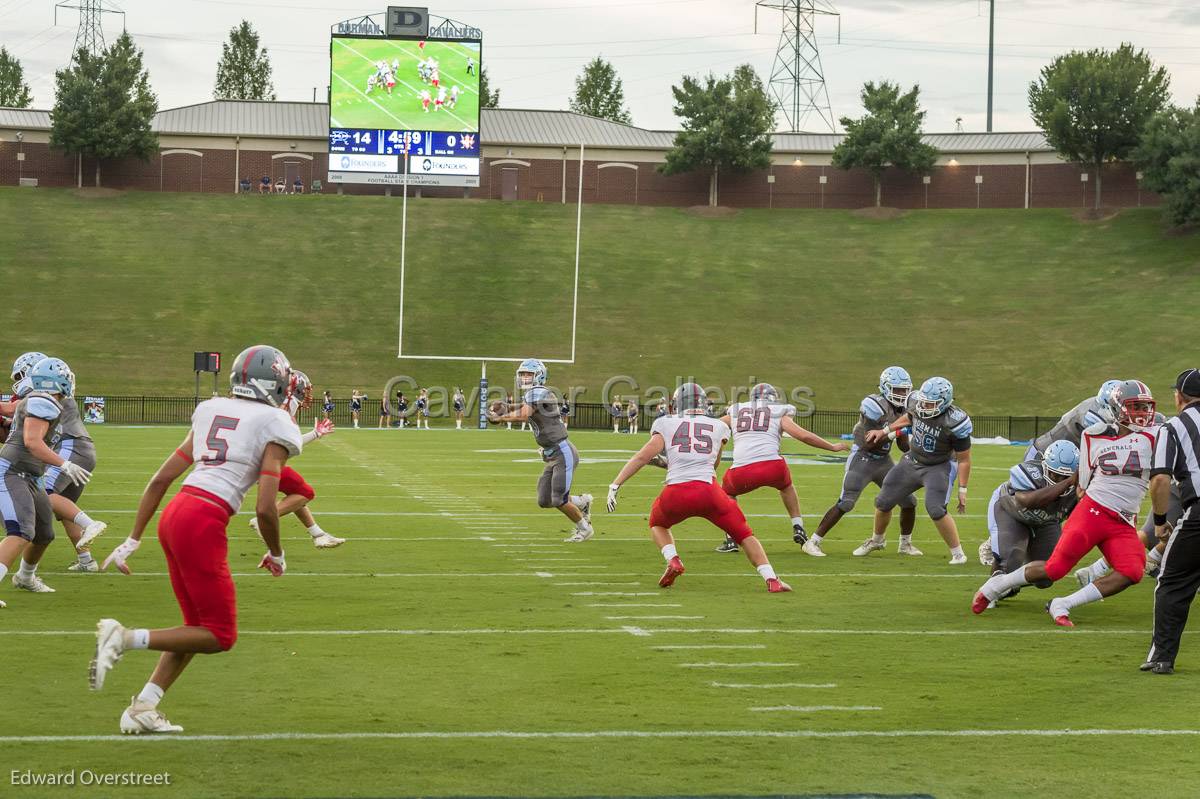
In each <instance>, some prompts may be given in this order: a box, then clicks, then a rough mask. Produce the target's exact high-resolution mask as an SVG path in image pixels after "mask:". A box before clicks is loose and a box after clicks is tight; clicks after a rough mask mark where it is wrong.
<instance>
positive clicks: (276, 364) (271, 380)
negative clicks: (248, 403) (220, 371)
mask: <svg viewBox="0 0 1200 799" xmlns="http://www.w3.org/2000/svg"><path fill="white" fill-rule="evenodd" d="M291 383H292V367H291V364H289V363H288V359H287V356H286V355H284V354H283V353H282V352H280V351H279V350H277V349H275V348H274V347H271V346H269V345H267V344H256V345H254V346H253V347H247V348H246V349H244V350H242V351H241V353H240V354H239V355H238V356H237V358H236V359H235V360H234V362H233V369H232V371H231V372H230V373H229V385H230V387H231V388H232V389H233V395H234V396H235V397H243V398H245V399H251V400H255V401H257V402H265V403H267V404H268V405H272V406H274V407H276V408H280V407H283V404H284V402H286V401H287V398H288V393H289V390H290V389H291Z"/></svg>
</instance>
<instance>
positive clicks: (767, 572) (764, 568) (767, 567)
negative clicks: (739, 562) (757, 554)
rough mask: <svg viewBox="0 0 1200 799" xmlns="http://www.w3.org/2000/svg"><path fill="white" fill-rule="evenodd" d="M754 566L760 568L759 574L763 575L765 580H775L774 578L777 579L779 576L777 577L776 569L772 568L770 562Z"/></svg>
mask: <svg viewBox="0 0 1200 799" xmlns="http://www.w3.org/2000/svg"><path fill="white" fill-rule="evenodd" d="M754 568H755V569H757V570H758V573H759V575H760V576H761V577H762V578H763V579H764V580H774V579H777V578H776V577H775V570H774V569H773V568H771V564H770V563H764V564H763V565H761V566H755V567H754Z"/></svg>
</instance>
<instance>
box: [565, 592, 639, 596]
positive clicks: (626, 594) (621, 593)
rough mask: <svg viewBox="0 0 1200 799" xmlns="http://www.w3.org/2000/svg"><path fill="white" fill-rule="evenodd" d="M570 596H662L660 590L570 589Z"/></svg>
mask: <svg viewBox="0 0 1200 799" xmlns="http://www.w3.org/2000/svg"><path fill="white" fill-rule="evenodd" d="M571 596H662V592H661V591H572V592H571Z"/></svg>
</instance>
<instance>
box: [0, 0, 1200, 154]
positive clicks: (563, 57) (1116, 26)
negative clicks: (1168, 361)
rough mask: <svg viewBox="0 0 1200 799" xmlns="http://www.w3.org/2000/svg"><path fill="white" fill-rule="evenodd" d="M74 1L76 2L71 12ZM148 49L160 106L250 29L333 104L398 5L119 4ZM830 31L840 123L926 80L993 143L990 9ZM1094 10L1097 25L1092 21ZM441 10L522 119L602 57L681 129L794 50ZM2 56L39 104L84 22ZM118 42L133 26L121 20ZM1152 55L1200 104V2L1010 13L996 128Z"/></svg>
mask: <svg viewBox="0 0 1200 799" xmlns="http://www.w3.org/2000/svg"><path fill="white" fill-rule="evenodd" d="M68 2H74V0H68ZM108 5H110V6H112V7H119V8H121V9H123V10H124V11H125V25H126V26H127V27H128V30H129V31H130V32H131V33H132V34H133V35H134V37H135V39H136V40H137V42H138V44H139V45H140V46H141V47H142V48H143V49H144V51H145V54H146V62H147V66H148V67H149V69H150V77H151V82H152V84H153V87H154V90H155V92H156V93H157V94H158V99H159V106H160V107H161V108H170V107H174V106H179V105H187V104H191V103H197V102H204V101H206V100H210V99H212V86H213V77H214V75H215V71H216V61H217V58H218V56H219V54H220V49H221V42H222V41H223V40H224V39H225V37H226V36H227V34H228V31H229V29H230V28H231V27H233V26H234V25H236V24H237V23H238V22H239V21H240V20H242V19H243V18H245V19H248V20H249V21H250V22H251V23H252V24H253V25H254V27H255V28H256V29H257V30H258V31H259V33H260V34H261V36H262V38H263V41H264V43H265V44H266V46H267V47H268V48H269V50H270V54H271V62H272V65H273V67H274V73H275V86H276V90H277V92H278V95H279V98H280V99H285V100H311V99H312V97H313V89H314V87H317V90H318V96H320V97H321V98H322V99H324V92H325V87H326V85H327V84H328V82H329V79H328V70H329V58H328V37H329V26H330V25H331V24H332V23H334V22H336V21H338V20H341V19H345V18H348V17H352V16H356V15H362V14H364V13H373V12H376V11H381V10H382V9H383V8H384V7H385V4H384V3H380V4H378V5H376V4H374V3H372V2H370V1H369V0H368V2H366V3H359V2H344V3H340V2H337V0H295V2H287V1H286V0H264V1H263V2H240V1H239V0H116V2H113V3H109V4H108ZM835 5H836V6H837V9H838V10H839V11H840V12H841V43H840V44H838V43H837V34H838V20H837V18H829V17H823V18H820V19H819V20H818V26H817V29H818V33H819V36H820V40H821V60H822V62H823V64H824V70H825V77H826V82H827V85H828V88H829V96H830V100H831V104H832V107H833V113H834V115H835V116H839V117H840V116H845V115H850V116H857V115H858V114H860V113H861V106H860V104H859V102H858V91H859V88H860V87H861V86H862V84H863V82H864V81H867V80H872V79H876V80H877V79H890V80H894V81H899V82H901V83H903V84H912V83H918V84H920V86H921V98H922V102H923V105H924V107H925V108H926V109H927V111H928V118H927V123H926V129H927V130H930V131H948V130H953V129H954V125H955V119H956V118H958V117H961V118H962V120H963V126H964V128H965V129H966V130H983V129H984V126H985V115H986V85H987V83H986V81H987V35H988V34H987V8H988V6H987V3H986V2H981V1H980V0H843V2H840V3H835ZM1084 9H1086V13H1084ZM430 11H431V12H432V13H434V14H439V15H442V16H446V17H451V18H454V19H458V20H461V21H463V22H467V23H469V24H472V25H475V26H476V27H479V28H480V29H482V30H483V35H484V49H483V52H484V64H485V65H486V66H487V68H488V75H489V77H490V78H491V79H492V82H493V84H494V85H495V86H496V87H497V88H499V89H500V90H501V92H502V103H501V105H503V106H504V107H506V108H549V109H558V108H566V107H567V102H568V97H569V96H570V93H571V90H572V88H573V85H574V83H573V81H574V78H575V76H576V75H577V74H578V73H579V70H580V68H581V66H582V65H583V64H584V63H585V62H586V61H588V60H589V59H590V58H592V57H593V56H595V55H597V54H600V55H603V56H604V57H605V58H608V59H610V60H611V61H612V62H613V63H614V65H615V66H616V68H617V71H618V73H619V74H620V76H621V77H622V78H623V80H624V82H625V96H626V99H627V102H628V105H629V108H630V111H631V112H632V114H633V121H634V124H637V125H640V126H643V127H648V128H673V127H675V126H676V121H675V117H674V114H673V113H672V110H671V106H672V101H671V85H672V83H673V82H676V81H678V79H679V77H680V75H683V74H703V73H706V72H709V71H714V72H717V73H724V72H729V71H731V70H732V69H733V67H734V66H736V65H737V64H739V63H743V62H749V63H751V64H753V65H754V66H755V68H757V69H758V71H759V74H760V75H762V76H763V77H764V78H765V77H766V76H767V75H769V74H770V71H771V67H772V63H773V60H774V56H775V50H776V46H777V44H778V38H779V36H778V34H779V28H780V25H779V19H778V16H777V15H778V12H772V11H769V10H765V9H764V10H760V12H759V33H758V34H757V35H755V33H754V16H755V15H754V11H755V4H754V2H753V0H612V1H611V2H607V3H604V2H597V0H455V2H453V3H451V4H447V5H435V6H431V7H430ZM0 19H2V20H3V22H2V23H0V44H3V45H4V46H6V47H7V48H8V49H9V51H10V52H12V53H14V54H15V55H16V56H17V57H18V58H20V60H21V61H22V63H23V64H24V66H25V73H26V77H27V79H28V81H29V83H30V84H31V86H32V88H33V92H34V103H35V106H36V107H39V108H48V107H50V105H51V104H52V103H53V100H54V97H53V93H54V70H55V69H57V68H59V67H61V66H62V65H63V64H65V63H66V62H67V61H68V60H69V58H70V51H71V47H72V44H73V42H74V36H75V30H76V26H77V21H78V17H77V15H76V12H74V11H70V10H67V11H64V10H61V9H60V10H59V13H58V25H57V26H55V25H54V21H55V20H54V3H53V0H0ZM105 23H106V24H105V34H106V36H107V37H108V38H109V39H110V40H111V38H113V37H115V36H116V35H117V34H118V33H119V32H120V30H121V17H120V16H117V15H109V16H106V20H105ZM1122 41H1130V42H1132V43H1133V44H1135V45H1137V46H1139V47H1143V48H1146V49H1147V50H1148V51H1149V52H1150V53H1151V55H1152V56H1153V57H1154V59H1155V60H1156V61H1157V62H1158V63H1159V64H1162V65H1163V66H1166V67H1167V68H1168V70H1169V71H1170V73H1171V86H1172V90H1173V93H1174V95H1175V101H1176V102H1177V103H1179V104H1183V105H1191V104H1192V103H1194V102H1195V100H1196V97H1197V95H1198V94H1200V4H1198V3H1197V2H1195V0H1193V1H1192V2H1189V1H1188V0H1122V1H1121V2H1117V1H1116V0H1091V2H1087V3H1083V2H1078V0H1070V1H1069V2H1068V1H1062V0H1045V1H1044V2H1041V1H1035V0H1000V1H999V2H997V9H996V42H997V57H996V84H995V129H996V130H1028V129H1030V128H1032V127H1033V124H1032V122H1031V121H1030V119H1029V114H1028V110H1027V108H1026V99H1025V89H1026V87H1027V85H1028V83H1029V81H1031V80H1032V79H1033V78H1034V77H1036V75H1037V71H1038V70H1039V69H1040V67H1041V66H1042V65H1043V64H1045V63H1046V62H1047V61H1048V60H1049V59H1050V58H1051V57H1052V56H1053V55H1055V54H1057V53H1061V52H1064V51H1067V50H1070V49H1073V48H1090V47H1101V46H1103V47H1113V46H1116V45H1118V44H1119V43H1121V42H1122Z"/></svg>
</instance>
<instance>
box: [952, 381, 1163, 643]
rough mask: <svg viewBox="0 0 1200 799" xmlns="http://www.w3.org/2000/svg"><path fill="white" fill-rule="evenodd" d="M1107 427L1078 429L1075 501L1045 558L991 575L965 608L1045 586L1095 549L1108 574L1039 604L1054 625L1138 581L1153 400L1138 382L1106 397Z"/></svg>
mask: <svg viewBox="0 0 1200 799" xmlns="http://www.w3.org/2000/svg"><path fill="white" fill-rule="evenodd" d="M1111 396H1112V400H1111V402H1112V405H1113V411H1114V414H1113V416H1114V418H1115V419H1116V423H1115V424H1109V423H1107V422H1100V423H1098V424H1094V425H1092V426H1091V427H1089V428H1087V429H1086V430H1084V431H1083V438H1082V442H1081V446H1080V452H1079V490H1080V491H1081V492H1082V496H1081V498H1080V500H1079V504H1078V505H1077V506H1076V507H1075V510H1074V511H1072V513H1071V515H1070V517H1069V518H1068V519H1067V523H1066V524H1065V525H1063V531H1062V537H1061V538H1059V539H1058V544H1056V545H1055V547H1054V552H1053V553H1052V554H1051V555H1050V557H1049V559H1047V560H1044V561H1040V560H1039V561H1034V562H1033V563H1030V564H1028V565H1026V566H1025V567H1023V568H1019V569H1015V570H1013V571H1011V572H1009V573H1008V574H1000V575H997V576H995V577H992V578H991V579H990V580H988V581H987V582H986V583H984V584H983V586H982V587H981V588H980V589H979V592H978V593H976V594H975V599H974V601H973V602H972V603H971V610H972V611H973V612H975V613H983V612H984V611H985V610H987V609H988V606H989V604H990V603H991V602H994V601H995V600H996V598H997V597H999V596H1000V595H1001V594H1004V593H1006V592H1008V591H1011V590H1013V589H1014V588H1020V587H1022V586H1025V585H1030V584H1032V585H1036V586H1037V587H1038V588H1049V587H1050V586H1051V585H1052V584H1054V583H1055V582H1057V581H1058V580H1061V579H1062V578H1063V576H1064V575H1066V574H1069V573H1070V571H1071V569H1073V568H1075V564H1076V563H1078V562H1079V560H1080V558H1082V557H1083V556H1084V555H1086V554H1087V553H1088V552H1089V551H1091V549H1092V547H1099V548H1100V551H1101V552H1102V553H1103V554H1104V557H1105V559H1106V560H1107V561H1108V562H1109V563H1110V564H1111V565H1112V567H1113V571H1112V572H1111V573H1109V574H1107V575H1105V576H1104V577H1101V578H1100V579H1098V580H1096V581H1094V582H1092V583H1089V584H1088V585H1085V586H1084V587H1083V588H1081V589H1079V590H1078V591H1076V592H1075V593H1073V594H1071V595H1070V596H1067V597H1055V598H1054V599H1051V600H1050V602H1049V603H1047V605H1046V610H1047V612H1049V614H1050V618H1052V619H1053V620H1054V623H1055V624H1057V625H1058V626H1060V627H1074V626H1075V625H1074V624H1073V623H1072V622H1071V609H1072V608H1076V607H1078V606H1080V605H1086V604H1088V603H1089V602H1099V601H1100V600H1101V599H1103V598H1104V597H1108V596H1112V595H1113V594H1118V593H1120V592H1121V591H1124V590H1125V589H1126V588H1128V587H1129V586H1131V585H1134V584H1135V583H1138V582H1140V581H1141V579H1142V573H1143V571H1144V569H1145V567H1146V550H1145V548H1144V547H1143V546H1142V541H1141V539H1140V538H1139V537H1138V533H1137V528H1136V527H1135V526H1134V524H1135V522H1136V520H1137V513H1138V510H1139V509H1140V507H1141V504H1142V500H1143V499H1145V497H1146V491H1147V490H1148V489H1149V487H1150V467H1151V465H1152V460H1153V454H1154V443H1155V432H1154V431H1155V429H1156V428H1155V427H1154V397H1153V396H1151V394H1150V389H1148V388H1147V387H1146V384H1145V383H1143V382H1141V381H1140V380H1126V381H1125V382H1123V383H1121V384H1120V385H1119V386H1117V387H1116V389H1115V390H1114V391H1113V393H1112V395H1111Z"/></svg>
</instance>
